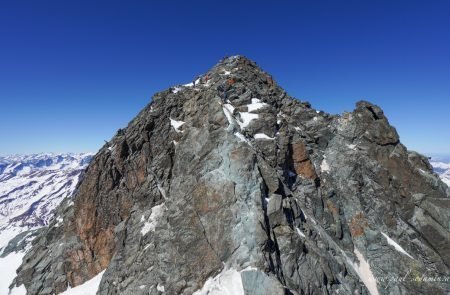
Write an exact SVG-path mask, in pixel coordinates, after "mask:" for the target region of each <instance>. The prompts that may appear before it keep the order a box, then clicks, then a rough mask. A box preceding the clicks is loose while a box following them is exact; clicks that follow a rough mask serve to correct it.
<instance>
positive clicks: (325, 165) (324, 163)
mask: <svg viewBox="0 0 450 295" xmlns="http://www.w3.org/2000/svg"><path fill="white" fill-rule="evenodd" d="M320 170H321V171H322V172H328V171H330V165H328V162H327V159H326V158H325V157H323V160H322V163H321V164H320Z"/></svg>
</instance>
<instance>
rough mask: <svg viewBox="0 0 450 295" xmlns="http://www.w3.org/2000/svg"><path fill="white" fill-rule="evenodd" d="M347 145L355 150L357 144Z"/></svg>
mask: <svg viewBox="0 0 450 295" xmlns="http://www.w3.org/2000/svg"><path fill="white" fill-rule="evenodd" d="M347 147H348V148H349V149H351V150H355V149H356V144H347Z"/></svg>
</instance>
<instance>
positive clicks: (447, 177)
mask: <svg viewBox="0 0 450 295" xmlns="http://www.w3.org/2000/svg"><path fill="white" fill-rule="evenodd" d="M430 164H431V165H432V166H433V169H434V171H435V172H436V173H437V174H439V176H440V177H441V179H442V181H444V182H445V183H446V184H447V185H448V186H450V159H447V160H445V159H442V160H441V159H436V160H431V162H430Z"/></svg>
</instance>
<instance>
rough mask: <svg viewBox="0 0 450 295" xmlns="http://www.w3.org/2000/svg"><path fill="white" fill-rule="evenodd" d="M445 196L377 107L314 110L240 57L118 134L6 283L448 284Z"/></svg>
mask: <svg viewBox="0 0 450 295" xmlns="http://www.w3.org/2000/svg"><path fill="white" fill-rule="evenodd" d="M449 209H450V199H449V191H448V187H447V186H446V185H445V184H444V183H443V182H442V181H441V180H440V179H439V177H438V176H437V175H436V174H435V173H434V172H433V170H432V167H431V165H430V164H429V162H428V160H427V158H425V157H423V156H421V155H419V154H417V153H414V152H409V151H408V150H407V149H406V148H405V146H403V145H402V144H401V143H400V140H399V136H398V134H397V132H396V130H395V129H394V128H393V127H392V126H390V125H389V122H388V120H387V118H386V117H385V116H384V114H383V111H382V110H381V109H380V108H379V107H377V106H375V105H372V104H370V103H368V102H363V101H362V102H359V103H357V105H356V108H355V110H354V111H353V112H349V113H345V114H343V115H342V116H333V115H329V114H326V113H323V112H318V111H316V110H314V109H312V108H311V106H310V105H309V104H308V103H306V102H301V101H299V100H296V99H294V98H292V97H290V96H289V95H288V94H287V93H286V92H285V91H284V90H283V89H281V88H280V87H279V86H278V85H277V84H276V83H275V81H274V80H273V79H272V77H271V76H270V75H269V74H267V73H265V72H263V71H262V70H261V69H260V68H258V66H257V65H256V64H255V63H254V62H252V61H250V60H248V59H246V58H244V57H241V56H235V57H230V58H226V59H224V60H223V61H221V62H220V63H219V64H217V65H216V66H214V67H213V68H212V69H211V70H210V71H208V72H207V73H206V74H205V75H202V76H200V77H199V78H198V79H197V80H196V81H194V82H193V83H190V84H186V85H180V86H176V87H173V88H170V89H168V90H165V91H162V92H160V93H157V94H156V95H155V96H154V97H153V100H152V102H151V103H150V104H149V105H148V106H147V107H146V108H144V109H143V110H142V111H141V112H140V113H139V114H138V116H137V117H136V118H135V119H133V120H132V121H131V122H130V124H129V125H128V126H127V127H126V128H124V129H120V130H119V131H118V132H117V134H116V135H115V136H114V138H113V139H112V140H111V141H110V142H109V143H108V144H106V145H105V146H104V147H103V148H102V149H101V150H100V151H99V152H98V153H97V155H95V157H94V158H93V160H92V162H91V163H90V165H89V167H88V168H87V170H86V174H85V177H84V178H83V180H82V181H81V183H80V185H79V187H78V189H77V192H76V194H75V195H74V204H70V203H63V204H62V205H61V206H60V207H59V208H58V210H57V218H56V219H55V220H53V222H51V224H50V225H49V227H48V228H46V229H45V230H44V231H43V232H42V233H41V234H39V236H38V237H37V238H36V239H35V240H34V241H33V247H32V249H31V250H30V251H29V252H28V254H27V255H26V256H25V258H24V261H23V264H22V265H21V266H20V268H19V269H18V276H17V278H16V280H15V282H14V285H12V286H11V288H14V289H13V290H16V289H17V288H23V287H25V288H26V290H27V292H28V293H27V294H53V293H57V294H58V293H61V292H63V291H65V290H66V289H67V288H68V286H69V287H70V288H73V287H76V286H79V287H77V288H82V287H83V286H86V285H85V284H91V283H92V282H99V287H98V290H93V291H94V292H95V291H97V294H193V293H194V294H372V295H374V294H447V293H448V292H450V288H449V284H448V282H442V281H441V282H438V281H436V280H442V279H445V278H448V277H449V275H450V274H449V266H450V243H449V233H450V228H449V226H450V222H449V221H450V210H449ZM59 219H63V222H62V223H59V222H58V221H57V220H59ZM395 278H397V280H395ZM398 278H403V279H400V280H398ZM427 278H434V279H435V281H432V282H430V281H429V280H428V279H427ZM85 282H87V283H85ZM83 283H84V284H83ZM92 284H94V283H92ZM95 284H97V283H95ZM71 290H75V289H71ZM226 292H228V293H226Z"/></svg>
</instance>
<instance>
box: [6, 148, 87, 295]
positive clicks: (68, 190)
mask: <svg viewBox="0 0 450 295" xmlns="http://www.w3.org/2000/svg"><path fill="white" fill-rule="evenodd" d="M92 156H93V154H90V153H83V154H50V153H46V154H34V155H23V156H21V155H20V156H4V157H0V269H1V270H2V277H1V278H0V295H3V294H8V292H9V290H8V286H9V285H10V284H11V282H12V280H13V279H14V277H15V270H16V268H17V267H18V266H19V265H20V263H21V261H22V257H23V256H24V253H25V251H26V249H27V248H28V247H29V244H30V243H29V242H30V241H31V240H32V239H33V235H34V232H35V231H36V230H37V229H39V228H40V227H42V226H45V225H47V224H48V223H49V221H50V220H51V219H52V217H53V210H54V209H55V208H56V206H58V204H59V203H61V201H62V200H63V199H65V198H66V197H69V196H71V195H72V193H73V192H74V190H75V188H76V185H77V183H78V180H79V178H80V176H81V174H82V172H83V171H84V169H85V168H86V167H87V165H88V163H89V161H90V160H91V158H92ZM16 291H18V292H17V293H18V294H21V293H22V292H19V291H20V290H16ZM23 291H24V290H23Z"/></svg>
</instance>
